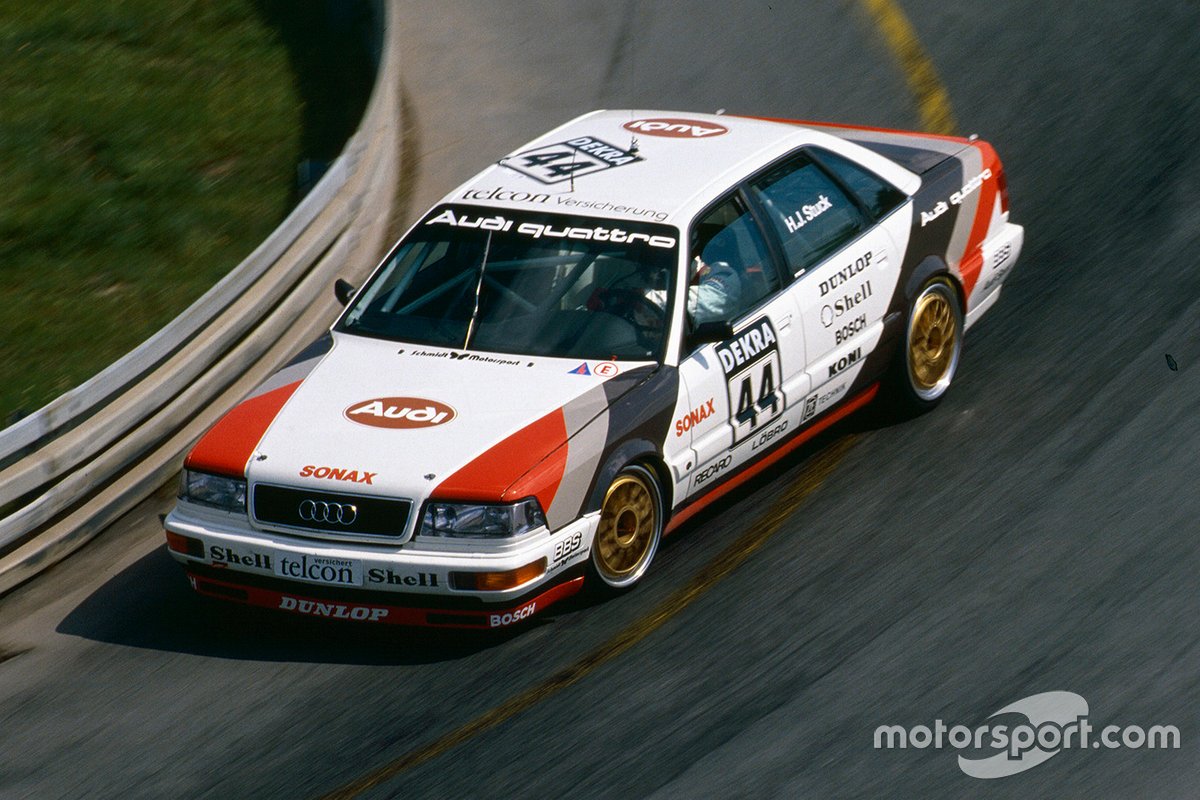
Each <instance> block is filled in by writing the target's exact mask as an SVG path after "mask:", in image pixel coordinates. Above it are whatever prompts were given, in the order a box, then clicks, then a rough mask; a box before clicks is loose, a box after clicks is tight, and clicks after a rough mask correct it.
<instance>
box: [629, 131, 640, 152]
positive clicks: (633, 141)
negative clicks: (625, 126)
mask: <svg viewBox="0 0 1200 800" xmlns="http://www.w3.org/2000/svg"><path fill="white" fill-rule="evenodd" d="M637 151H638V140H637V137H636V136H632V135H631V136H630V137H629V152H630V154H631V155H635V156H636V155H637Z"/></svg>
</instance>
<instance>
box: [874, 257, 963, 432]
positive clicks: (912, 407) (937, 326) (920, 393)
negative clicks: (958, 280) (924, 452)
mask: <svg viewBox="0 0 1200 800" xmlns="http://www.w3.org/2000/svg"><path fill="white" fill-rule="evenodd" d="M962 339H963V314H962V305H961V303H960V302H959V300H958V292H957V291H955V289H954V285H953V284H952V283H951V282H950V279H949V278H947V277H946V276H944V275H941V276H938V277H935V278H931V279H929V281H927V282H926V283H925V285H924V286H922V287H921V291H920V292H918V293H917V296H916V299H914V300H913V303H912V307H911V308H910V309H909V314H908V324H907V325H906V326H905V335H904V342H903V345H902V347H901V348H900V350H899V352H898V353H897V354H896V361H895V363H894V364H893V369H892V375H891V387H890V388H891V390H892V395H893V398H894V400H895V401H896V404H897V405H898V406H899V407H900V408H901V410H902V411H906V412H908V413H914V414H919V413H922V412H924V411H928V410H929V409H931V408H933V407H934V406H936V405H937V404H938V402H940V401H941V399H942V397H943V396H944V395H945V394H946V392H947V391H948V390H949V388H950V382H951V381H952V380H953V379H954V373H955V371H956V370H957V369H958V361H959V358H960V356H961V355H962Z"/></svg>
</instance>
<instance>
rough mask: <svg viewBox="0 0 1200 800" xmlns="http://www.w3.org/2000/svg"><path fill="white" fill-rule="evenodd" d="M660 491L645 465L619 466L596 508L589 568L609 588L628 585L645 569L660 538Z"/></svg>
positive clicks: (661, 520) (661, 513)
mask: <svg viewBox="0 0 1200 800" xmlns="http://www.w3.org/2000/svg"><path fill="white" fill-rule="evenodd" d="M662 528H663V511H662V495H661V493H660V492H659V489H658V483H657V481H655V479H654V476H653V474H651V473H650V471H649V470H647V469H646V468H645V467H641V466H631V467H626V468H625V469H623V470H621V472H620V473H619V474H618V475H617V477H616V478H615V479H613V482H612V485H611V486H609V487H608V493H607V494H605V495H604V505H603V506H602V507H601V509H600V525H599V527H598V528H597V529H596V539H595V541H594V542H593V543H592V568H593V571H594V572H595V574H596V576H597V577H599V578H600V580H601V581H603V582H604V583H605V584H606V585H607V586H609V587H610V588H613V589H624V588H627V587H629V586H632V585H633V584H634V583H636V582H637V581H638V579H639V578H641V577H642V575H644V574H645V573H646V570H647V569H648V568H649V567H650V561H651V560H652V559H653V558H654V553H655V551H656V550H658V542H659V539H661V538H662Z"/></svg>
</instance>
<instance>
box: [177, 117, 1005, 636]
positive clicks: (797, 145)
mask: <svg viewBox="0 0 1200 800" xmlns="http://www.w3.org/2000/svg"><path fill="white" fill-rule="evenodd" d="M1005 186H1006V184H1005V177H1004V170H1003V166H1002V164H1001V162H1000V160H999V158H998V157H997V155H996V153H995V151H994V150H993V148H992V147H991V146H990V145H988V144H987V143H985V142H983V141H981V140H977V139H976V140H967V139H961V138H955V137H944V136H932V135H928V134H920V133H910V132H903V131H892V130H882V129H868V128H860V127H841V126H836V125H831V124H828V123H803V122H793V121H786V120H765V119H752V118H743V117H729V116H713V115H704V114H682V113H678V112H664V111H637V110H635V111H600V112H594V113H592V114H588V115H585V116H582V117H580V118H578V119H575V120H572V121H570V122H568V123H567V124H565V125H563V126H561V127H560V128H558V129H556V130H554V131H551V132H550V133H548V134H546V135H545V136H542V137H540V138H538V139H535V140H534V141H532V142H530V143H529V144H527V145H525V146H523V147H521V148H519V149H518V150H517V151H515V152H514V153H512V154H509V155H506V156H504V157H503V158H501V159H500V160H499V161H498V162H497V163H496V164H495V165H493V166H491V167H489V168H487V169H485V170H483V171H482V172H481V173H479V174H478V175H477V176H475V177H474V178H472V179H471V180H470V181H468V182H467V183H465V184H463V185H462V186H460V187H458V188H457V189H455V190H454V191H452V192H450V193H449V194H447V195H446V196H445V198H444V199H443V200H442V201H441V202H440V203H438V204H437V205H436V206H434V207H433V208H432V209H430V210H429V211H428V212H427V213H425V214H424V215H422V216H421V217H420V218H419V219H418V220H417V221H416V222H415V224H413V226H412V227H411V228H410V229H409V230H408V232H407V233H405V234H404V236H403V237H402V238H401V239H400V241H399V242H397V244H396V245H395V246H394V248H393V249H392V250H391V252H390V253H388V254H387V255H386V257H385V258H384V259H383V260H382V262H381V263H380V264H379V266H378V267H377V268H376V269H375V271H374V272H373V274H372V275H371V276H370V277H369V278H368V279H367V281H366V282H365V283H364V284H363V285H362V286H361V287H360V288H358V289H356V290H355V291H354V292H353V293H352V294H353V296H352V297H350V298H349V300H348V302H346V307H345V309H344V310H343V311H342V313H341V314H340V315H339V316H338V318H337V319H336V320H335V321H333V324H332V326H331V327H330V329H329V332H328V333H327V334H326V335H324V336H323V337H321V339H319V340H318V341H317V342H314V343H313V344H312V345H311V346H310V347H308V348H307V349H306V350H304V352H302V353H300V354H299V355H298V356H297V357H296V358H295V359H294V360H293V361H292V362H291V363H289V364H288V365H286V366H285V367H284V368H283V369H281V370H280V371H279V372H277V373H276V374H275V375H273V376H271V377H270V378H268V379H267V380H266V381H265V382H264V383H263V384H262V385H261V386H260V387H259V388H258V389H256V390H255V391H254V392H253V393H252V394H251V396H250V397H249V398H248V399H246V400H244V401H243V402H242V403H240V404H239V405H237V406H235V407H234V408H233V409H231V410H229V411H228V412H227V413H226V415H225V416H224V417H222V418H221V420H220V421H219V422H218V423H217V424H216V425H215V426H214V427H213V428H212V429H211V430H210V431H209V432H208V433H206V434H205V435H204V436H203V437H202V438H201V439H200V440H199V441H198V442H197V443H196V445H195V447H194V448H193V449H192V450H191V452H190V453H189V454H188V456H187V458H186V460H185V462H184V468H183V473H182V476H181V479H180V490H179V500H178V502H177V504H176V505H175V507H174V509H173V510H172V511H171V513H170V514H169V515H168V516H167V518H166V521H165V527H166V537H167V545H168V549H169V551H170V553H171V555H172V556H173V557H174V558H175V559H176V560H177V561H179V562H180V563H181V564H182V565H183V568H184V570H185V572H186V573H187V576H188V580H189V582H190V584H191V585H192V587H193V588H194V589H195V590H196V591H197V592H199V593H201V594H205V595H209V596H212V597H216V598H220V599H223V600H231V601H236V602H241V603H245V604H250V605H257V606H263V607H267V608H274V609H276V610H278V611H281V612H286V613H291V614H302V615H306V616H315V617H322V618H329V619H334V620H340V621H343V622H345V623H346V624H358V623H363V624H370V623H376V624H398V625H424V626H442V627H459V628H481V629H489V628H502V627H507V626H509V625H516V624H518V623H522V624H525V623H527V622H528V621H529V620H534V619H537V618H539V617H541V616H542V615H543V614H545V612H546V611H547V610H548V609H551V608H552V607H553V606H554V605H555V604H556V603H558V602H559V601H560V600H562V599H564V598H566V597H569V596H570V595H572V594H574V593H576V592H578V591H579V590H580V589H581V588H583V587H584V586H585V585H586V586H591V587H595V588H596V590H597V591H601V592H620V591H624V590H627V589H630V588H631V587H633V586H635V585H636V584H638V583H639V582H640V581H641V580H642V579H643V577H644V576H645V575H646V573H647V570H648V569H649V568H650V565H651V563H652V561H653V559H654V557H655V554H656V553H657V550H658V546H659V543H660V541H661V539H662V537H663V536H664V535H666V534H667V533H669V532H671V531H674V530H677V529H679V528H680V527H681V526H682V525H683V524H684V523H685V522H686V521H687V520H688V519H689V518H691V517H692V516H693V515H694V514H695V513H696V512H697V511H699V510H700V509H701V508H703V507H705V506H706V505H708V504H709V503H711V502H713V501H714V500H715V499H717V498H719V497H721V496H722V495H724V494H726V493H727V492H729V491H730V490H731V489H732V488H734V487H735V486H738V485H741V484H742V483H744V482H745V481H746V480H747V479H748V478H750V477H752V476H753V475H755V474H757V473H759V472H761V471H762V470H763V469H765V468H767V467H768V466H770V465H771V464H773V463H775V462H777V461H778V460H779V459H780V458H781V457H783V456H784V455H785V454H787V453H788V452H791V451H792V450H794V449H795V448H796V447H798V446H799V445H800V444H801V443H803V442H804V441H807V440H808V439H810V438H812V437H813V436H814V435H815V434H816V433H817V432H819V431H820V430H823V429H824V428H826V427H828V426H829V425H831V424H833V423H834V422H835V421H837V420H838V419H840V418H842V417H844V416H846V415H847V414H850V413H852V412H853V411H854V410H855V409H857V408H860V407H862V406H863V405H865V404H866V403H868V402H870V401H872V400H874V399H876V398H878V399H879V400H880V401H881V402H888V403H889V404H891V405H893V406H896V407H898V408H899V409H901V410H903V411H905V412H906V413H917V412H921V411H925V410H929V409H931V408H932V407H933V406H935V405H936V404H937V403H938V402H939V401H940V400H941V399H942V398H943V397H944V396H945V394H946V392H947V391H948V390H949V386H950V383H951V381H952V379H953V378H954V376H955V374H956V372H957V370H958V366H959V358H960V353H961V348H962V340H963V336H964V334H965V333H966V332H967V330H968V329H969V328H970V327H971V326H972V325H974V324H975V322H977V321H978V319H979V318H980V317H981V316H982V315H983V314H984V313H985V312H986V310H987V309H988V308H990V307H991V305H992V304H994V303H995V302H996V300H997V298H998V297H999V294H1000V291H1001V290H1002V288H1003V284H1004V281H1005V280H1006V279H1007V278H1008V277H1009V276H1010V275H1011V273H1012V270H1013V267H1014V264H1015V263H1016V261H1017V259H1018V257H1019V255H1020V251H1021V246H1022V244H1023V236H1024V233H1023V230H1022V228H1021V227H1020V226H1019V225H1016V224H1013V223H1011V222H1009V211H1008V195H1007V191H1006V188H1005ZM342 296H343V298H344V297H345V293H342Z"/></svg>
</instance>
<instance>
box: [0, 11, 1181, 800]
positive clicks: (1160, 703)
mask: <svg viewBox="0 0 1200 800" xmlns="http://www.w3.org/2000/svg"><path fill="white" fill-rule="evenodd" d="M885 5H886V4H885ZM407 8H408V10H407V13H406V15H405V16H404V17H403V18H402V19H400V20H398V24H400V25H402V26H404V30H405V37H406V41H407V45H406V49H405V52H404V56H403V57H404V64H405V68H404V82H405V88H406V94H407V106H408V109H409V115H408V118H407V122H408V126H409V129H408V135H407V137H406V151H405V155H404V157H405V159H407V173H408V178H407V183H406V185H405V186H404V187H403V189H404V191H405V192H406V197H407V198H408V209H409V214H410V215H412V214H415V213H417V212H419V211H421V210H423V209H424V208H425V207H427V206H428V205H430V204H431V203H432V202H434V201H435V200H436V199H437V197H439V196H440V195H441V194H442V193H444V192H446V191H448V190H449V189H450V188H452V186H453V185H454V184H456V183H457V182H459V181H460V180H463V179H465V178H466V177H468V176H469V175H471V174H472V173H474V172H475V171H476V170H478V169H479V168H481V167H483V166H484V165H485V164H487V163H488V162H489V161H491V160H494V159H495V158H497V157H499V156H500V155H501V154H502V153H504V152H506V151H508V150H510V149H512V148H514V147H516V146H517V145H519V144H521V143H522V142H524V141H526V140H527V139H529V138H531V137H532V136H534V135H535V134H537V133H539V132H541V131H543V130H545V129H548V128H550V127H551V126H553V125H556V124H558V123H560V122H562V121H564V120H566V119H568V118H570V117H572V116H574V115H576V114H577V113H580V112H583V111H585V110H588V109H591V108H596V107H618V106H643V107H659V108H668V109H677V110H708V111H711V110H715V109H718V108H725V109H727V110H728V111H729V112H730V113H748V114H762V115H769V116H784V117H798V118H809V119H828V120H834V121H839V122H854V123H861V124H868V125H882V126H890V127H901V128H913V127H919V126H920V125H921V124H922V117H921V114H922V111H921V105H920V98H919V96H918V95H915V94H914V92H913V87H912V85H910V81H909V75H908V74H907V73H906V67H905V65H904V63H905V62H903V61H901V60H899V59H897V57H896V55H895V53H894V52H893V50H892V49H891V48H890V47H889V46H888V44H887V41H888V40H887V39H886V38H885V36H884V34H883V33H882V32H881V30H880V28H879V27H878V25H877V24H876V22H875V21H874V19H873V18H872V16H871V15H870V14H868V13H867V12H866V11H865V10H864V7H863V6H862V5H860V4H859V3H855V2H848V1H847V2H834V3H804V4H800V3H794V4H793V3H785V2H782V1H781V0H776V2H774V3H772V4H768V3H765V2H761V1H760V0H756V1H755V2H747V3H741V4H731V3H726V2H721V3H718V2H693V3H688V4H687V5H686V8H684V7H683V4H670V5H668V4H650V3H634V2H617V3H608V4H601V3H591V2H588V3H583V2H578V3H575V2H572V3H566V2H549V0H547V1H546V2H525V3H520V4H510V3H504V4H500V3H482V2H476V3H468V2H412V3H408V4H407ZM668 8H669V9H671V10H668ZM903 8H904V11H905V13H906V14H907V16H908V18H909V19H910V20H911V22H912V25H913V28H914V29H915V31H916V32H917V34H918V36H919V39H920V46H921V47H922V48H923V53H924V54H925V55H927V56H928V58H929V60H930V61H931V63H932V64H933V65H934V66H935V67H936V70H937V75H939V76H940V80H941V83H942V85H944V87H945V89H946V91H947V95H946V96H947V97H948V100H949V104H950V106H951V107H952V110H953V114H954V116H955V118H956V119H957V122H958V129H959V132H961V133H964V134H965V133H972V132H978V133H979V134H980V135H981V136H983V137H984V138H986V139H988V140H989V141H991V142H992V143H993V144H994V145H995V146H996V149H997V151H998V152H999V153H1000V155H1001V157H1002V158H1003V159H1004V163H1005V166H1006V168H1007V172H1008V176H1009V189H1010V194H1011V203H1012V216H1013V220H1014V221H1017V222H1020V223H1022V224H1023V225H1025V226H1026V249H1025V251H1024V254H1023V255H1022V258H1021V261H1020V263H1019V264H1018V265H1017V268H1016V270H1015V271H1014V273H1013V277H1012V278H1011V279H1010V281H1009V282H1008V283H1007V284H1006V288H1005V293H1004V297H1003V298H1001V300H1000V302H999V304H998V305H997V306H996V307H995V308H994V309H993V310H992V311H991V312H990V313H989V315H988V316H987V317H986V318H985V320H984V321H983V322H982V323H981V324H980V326H979V327H977V328H975V329H974V330H972V332H971V335H970V336H969V337H968V338H967V346H966V350H965V354H964V362H963V365H962V369H961V370H960V372H959V377H958V379H957V380H956V383H955V386H954V388H953V390H952V391H951V392H950V395H949V397H948V398H947V399H946V401H945V402H944V403H943V405H942V406H941V407H940V408H939V409H938V410H937V411H936V412H935V413H933V414H929V415H926V416H924V417H922V418H920V419H917V420H914V421H910V422H907V423H903V424H892V423H887V424H885V423H883V422H880V421H878V420H876V419H875V418H874V417H872V416H870V415H860V416H859V417H855V418H851V419H850V420H848V421H847V422H846V423H845V424H842V425H840V426H838V427H836V428H835V429H834V430H833V431H832V432H831V433H830V434H829V435H825V436H823V437H821V438H820V440H819V441H817V442H816V443H815V444H814V446H811V447H806V448H805V449H804V450H803V451H802V452H800V453H799V454H798V455H797V456H796V457H792V458H789V459H786V460H785V461H784V462H782V465H781V467H780V468H779V469H777V470H775V471H774V472H773V473H772V474H770V475H767V476H764V477H763V478H762V479H759V480H756V481H753V482H752V483H751V485H750V486H749V487H748V489H747V490H745V491H740V492H739V493H737V494H736V495H735V496H732V497H731V498H729V500H728V501H726V502H722V503H720V504H718V505H717V506H716V507H715V509H714V510H712V511H711V512H708V513H706V514H705V515H704V516H703V517H701V518H698V519H697V520H695V521H694V522H691V523H689V524H688V525H687V526H685V527H684V529H683V530H682V531H681V532H679V533H678V534H676V535H675V536H673V537H672V538H671V539H669V540H668V542H667V544H666V546H665V547H664V548H663V549H662V550H661V551H660V553H659V556H658V559H657V560H656V562H655V565H654V568H653V569H652V570H651V573H650V574H649V576H648V578H647V580H646V581H645V583H644V584H643V585H642V586H641V587H639V588H638V590H637V591H635V592H632V593H630V594H628V595H625V596H623V597H621V598H619V599H617V600H615V601H612V602H608V603H605V604H603V605H599V606H590V607H588V606H580V605H573V606H570V607H567V608H564V609H563V610H562V611H561V612H559V613H557V614H554V615H550V616H548V617H546V618H544V619H539V620H538V621H537V622H535V623H534V624H532V625H530V626H528V627H526V628H524V629H521V630H519V631H515V632H513V633H511V634H508V635H505V636H503V637H488V638H479V637H463V636H445V635H440V636H435V635H430V634H425V633H410V632H405V631H395V630H384V631H380V632H364V631H363V629H361V628H350V627H339V626H335V625H332V624H327V623H319V622H316V621H308V620H293V619H291V618H286V619H285V618H281V617H278V616H275V615H271V614H264V613H258V612H251V611H247V610H244V609H242V608H240V607H236V606H225V605H214V604H209V603H205V602H202V601H201V600H200V599H198V598H196V597H194V596H193V595H192V594H191V593H190V590H189V589H188V588H187V586H186V583H185V581H184V579H183V577H182V574H181V573H180V572H179V571H178V570H177V568H176V567H175V565H174V564H173V562H171V561H170V559H169V558H168V556H167V555H166V553H165V550H164V547H163V540H162V535H161V528H160V524H159V515H160V514H163V513H165V512H166V510H167V509H168V508H169V507H170V503H171V495H172V493H173V492H172V487H167V488H165V489H164V491H163V492H161V493H160V494H159V496H157V497H155V498H153V499H151V500H150V501H148V502H147V503H145V504H144V505H143V506H142V507H141V508H140V509H139V510H138V511H137V512H136V513H135V514H133V515H131V516H130V517H128V518H126V519H125V520H123V521H122V522H121V523H119V524H118V525H116V526H114V528H113V529H112V530H110V531H108V532H107V533H105V534H104V535H103V536H102V537H101V538H100V539H99V540H97V541H96V542H95V543H93V544H92V545H89V546H88V547H87V548H86V549H85V550H84V551H83V552H81V553H79V554H77V555H76V556H74V557H72V558H71V559H69V560H68V561H67V562H65V563H64V564H61V565H59V566H58V567H56V568H54V569H52V570H50V571H49V572H47V573H46V574H44V575H43V576H41V577H40V578H39V579H37V580H35V581H33V582H32V583H30V584H29V585H27V586H25V587H23V588H21V589H20V590H18V591H16V592H14V593H12V594H10V595H9V596H7V597H5V598H4V599H3V600H2V601H0V651H2V652H0V658H3V659H5V660H3V661H0V731H2V737H3V738H2V740H0V742H2V746H0V797H3V798H39V800H40V799H42V798H139V797H146V798H157V797H168V796H172V797H188V798H234V797H239V798H240V797H247V798H289V799H290V798H306V797H323V796H335V797H352V796H361V797H371V798H376V797H397V798H417V797H570V798H573V800H585V799H590V798H618V797H620V798H626V797H655V798H668V797H678V798H700V797H756V798H757V797H787V798H792V797H883V796H886V797H920V798H935V797H936V798H942V797H946V798H950V797H955V798H957V797H964V796H972V797H1021V798H1025V797H1055V796H1062V797H1121V798H1127V797H1156V798H1169V797H1184V796H1188V797H1190V796H1194V795H1195V793H1196V790H1195V788H1194V787H1195V786H1197V785H1198V784H1200V757H1198V753H1200V580H1198V575H1200V543H1198V534H1200V492H1198V491H1197V475H1198V474H1200V469H1198V468H1200V417H1198V414H1197V408H1198V404H1197V400H1196V398H1197V397H1198V396H1200V331H1198V324H1200V314H1198V313H1197V311H1198V305H1200V303H1198V298H1200V269H1197V260H1198V259H1197V256H1198V254H1200V162H1198V161H1197V159H1196V158H1195V154H1196V153H1197V152H1200V99H1198V94H1197V92H1196V86H1197V84H1198V82H1200V6H1197V4H1196V3H1195V2H1193V1H1192V0H1176V2H1167V1H1166V0H1162V1H1161V2H1147V3H1128V2H1115V0H1097V2H1092V3H1087V4H1066V5H1060V4H1047V3H1044V2H1040V1H1039V2H1034V1H1033V0H997V2H993V3H974V2H967V3H958V4H947V3H943V2H934V0H903ZM1167 355H1170V356H1171V358H1172V359H1173V360H1174V362H1175V363H1176V365H1177V367H1178V369H1177V370H1172V369H1170V368H1169V367H1168V361H1167V359H1166V356H1167ZM514 391H519V387H514ZM1048 691H1066V692H1073V693H1076V694H1078V695H1080V696H1081V697H1083V698H1085V699H1086V701H1087V703H1088V706H1089V709H1090V719H1091V722H1092V724H1093V725H1095V726H1096V727H1097V728H1099V727H1101V726H1104V725H1107V724H1110V723H1112V724H1118V725H1131V724H1136V725H1140V726H1143V727H1145V728H1149V727H1150V726H1152V725H1174V726H1177V727H1178V729H1179V731H1180V734H1181V736H1180V744H1181V746H1180V747H1179V749H1154V750H1151V749H1144V748H1143V749H1133V748H1121V749H1094V750H1093V749H1087V750H1080V749H1067V750H1062V751H1061V752H1058V753H1057V755H1055V756H1054V757H1053V758H1052V759H1050V760H1049V761H1047V762H1046V763H1043V764H1040V765H1038V766H1036V767H1034V768H1032V769H1029V770H1028V771H1025V772H1022V773H1020V774H1017V775H1013V776H1011V777H1005V778H999V779H994V780H981V779H978V778H973V777H969V776H967V775H966V774H964V773H963V771H962V770H960V768H959V766H958V763H957V755H958V752H957V751H955V750H954V749H953V748H952V747H949V746H946V747H943V748H941V749H937V748H933V747H928V748H919V749H918V748H908V749H903V750H901V749H877V748H875V747H874V731H875V729H876V728H877V727H878V726H880V725H903V726H917V725H927V726H933V725H934V723H935V720H939V719H940V720H943V721H945V723H946V724H947V725H954V724H962V725H967V726H972V727H974V726H978V725H981V724H983V723H985V722H986V721H987V720H988V717H989V716H990V715H992V714H993V713H994V712H996V711H998V710H1000V709H1001V708H1003V707H1004V706H1006V705H1008V704H1010V703H1013V702H1016V701H1018V700H1021V699H1022V698H1026V697H1028V696H1030V695H1035V694H1038V693H1041V692H1048Z"/></svg>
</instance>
